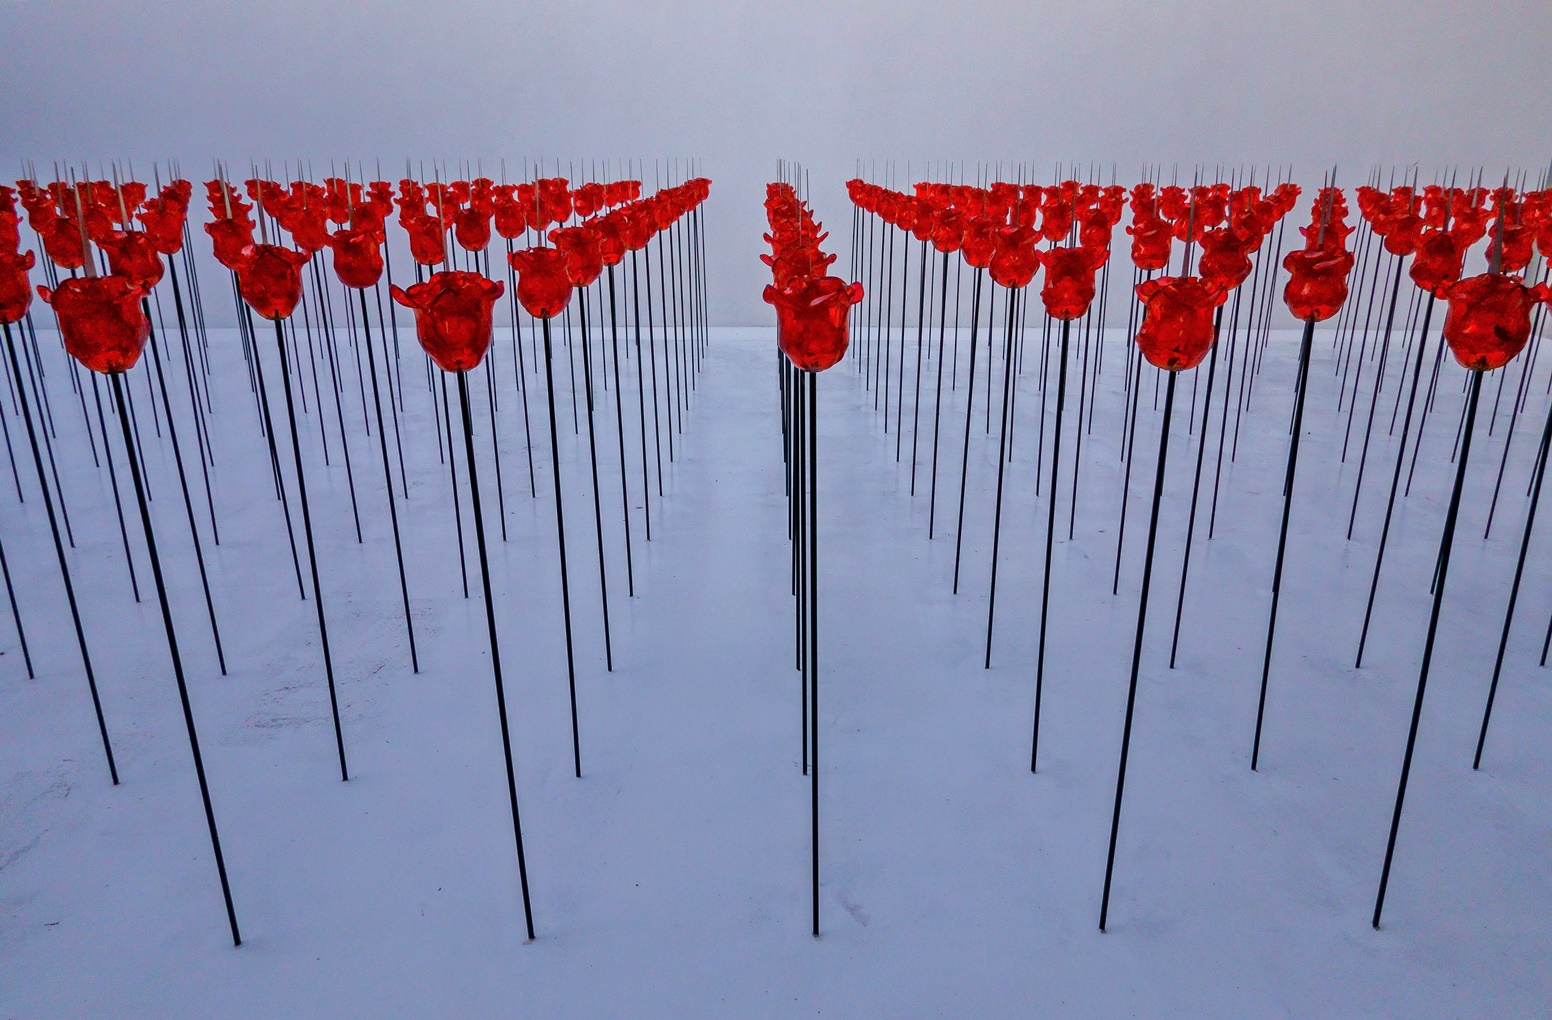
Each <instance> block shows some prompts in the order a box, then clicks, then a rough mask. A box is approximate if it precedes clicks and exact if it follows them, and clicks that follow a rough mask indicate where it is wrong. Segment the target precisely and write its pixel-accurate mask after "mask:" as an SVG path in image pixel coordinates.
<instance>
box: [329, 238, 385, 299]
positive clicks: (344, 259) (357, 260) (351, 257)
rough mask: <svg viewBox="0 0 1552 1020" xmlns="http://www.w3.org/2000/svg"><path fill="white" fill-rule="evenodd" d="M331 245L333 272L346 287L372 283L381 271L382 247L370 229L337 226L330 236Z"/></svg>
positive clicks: (372, 284) (366, 285) (364, 286)
mask: <svg viewBox="0 0 1552 1020" xmlns="http://www.w3.org/2000/svg"><path fill="white" fill-rule="evenodd" d="M329 244H330V245H331V246H332V247H333V248H334V275H335V276H337V277H339V281H340V283H343V284H344V285H345V286H347V287H356V288H362V289H364V288H366V287H374V286H376V285H377V281H378V280H379V279H381V278H382V275H383V251H382V247H381V245H379V243H378V240H377V234H376V233H375V232H373V231H372V230H371V229H360V230H336V231H335V232H334V233H333V234H331V235H330V236H329Z"/></svg>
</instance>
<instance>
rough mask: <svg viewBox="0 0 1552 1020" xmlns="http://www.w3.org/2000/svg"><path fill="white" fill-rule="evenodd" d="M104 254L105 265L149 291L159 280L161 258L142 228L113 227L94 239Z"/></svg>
mask: <svg viewBox="0 0 1552 1020" xmlns="http://www.w3.org/2000/svg"><path fill="white" fill-rule="evenodd" d="M97 244H98V246H99V247H100V248H102V250H103V251H105V252H107V254H108V268H109V269H110V270H111V271H112V272H113V273H114V274H115V275H118V276H124V277H128V278H129V280H130V282H132V283H134V284H136V285H138V286H140V287H141V288H142V289H144V290H146V291H147V292H149V291H150V290H151V288H152V287H155V286H156V285H157V284H158V283H160V282H161V279H162V273H163V271H164V268H165V267H163V265H162V258H161V256H160V255H158V254H157V253H156V246H155V244H154V243H153V242H152V240H151V237H150V235H149V234H147V233H146V232H145V231H143V230H115V231H113V232H112V233H111V234H108V235H107V236H106V237H103V238H101V239H100V240H98V242H97Z"/></svg>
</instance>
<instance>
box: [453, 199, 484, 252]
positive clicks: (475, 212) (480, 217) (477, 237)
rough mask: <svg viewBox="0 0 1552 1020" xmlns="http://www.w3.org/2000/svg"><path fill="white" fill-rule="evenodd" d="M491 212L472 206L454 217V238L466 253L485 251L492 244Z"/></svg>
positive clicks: (461, 210) (459, 211)
mask: <svg viewBox="0 0 1552 1020" xmlns="http://www.w3.org/2000/svg"><path fill="white" fill-rule="evenodd" d="M490 216H491V214H490V212H489V211H487V210H485V209H481V208H479V207H477V206H473V205H471V206H470V207H469V208H467V209H460V210H458V212H457V213H456V214H455V215H454V216H453V238H454V240H456V241H457V242H458V246H459V247H460V248H462V249H463V250H464V251H484V250H485V246H486V245H488V244H490Z"/></svg>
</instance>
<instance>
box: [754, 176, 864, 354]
mask: <svg viewBox="0 0 1552 1020" xmlns="http://www.w3.org/2000/svg"><path fill="white" fill-rule="evenodd" d="M765 216H766V220H767V222H768V223H769V224H770V228H771V232H770V233H768V234H766V235H765V240H766V242H767V243H768V244H770V246H771V254H769V255H761V256H760V259H761V261H763V262H764V263H765V264H766V265H768V266H770V267H771V277H772V283H771V284H770V285H769V286H767V287H766V288H765V293H764V298H765V301H766V303H768V304H771V305H774V306H775V307H776V343H777V345H778V346H779V347H780V348H781V351H782V353H783V354H785V355H786V356H787V358H788V360H790V361H791V362H792V363H793V364H794V365H796V366H797V367H798V368H800V369H802V370H803V371H805V372H823V371H824V370H825V369H827V368H829V367H831V366H832V365H834V364H836V363H837V362H839V361H840V360H841V358H842V357H844V356H845V354H846V345H847V342H848V329H847V327H848V321H849V320H850V318H851V306H852V305H854V304H856V303H857V302H858V301H861V300H862V284H860V283H847V282H846V281H845V280H843V279H841V278H840V277H837V276H831V275H830V274H829V269H830V264H831V263H833V262H834V261H835V256H834V255H826V254H825V253H824V252H823V251H821V250H820V248H819V244H820V242H822V241H823V240H824V239H825V238H826V237H828V236H829V235H828V234H826V233H824V232H823V228H822V227H821V226H820V224H819V222H818V221H817V220H815V219H814V215H813V212H812V210H810V209H809V208H808V205H807V203H805V202H801V201H799V200H798V195H797V191H796V190H795V189H794V188H793V187H792V185H790V184H786V183H782V182H778V183H774V184H768V185H766V188H765Z"/></svg>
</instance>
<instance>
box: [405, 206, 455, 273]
mask: <svg viewBox="0 0 1552 1020" xmlns="http://www.w3.org/2000/svg"><path fill="white" fill-rule="evenodd" d="M400 222H401V223H403V224H404V229H405V231H407V232H408V233H409V235H410V257H411V258H413V259H414V260H415V261H416V262H419V263H420V264H421V265H423V266H435V265H438V264H440V263H442V262H444V261H446V259H447V237H446V235H445V234H444V233H443V231H442V221H441V220H438V219H433V218H432V217H430V216H424V215H422V216H412V215H405V216H402V217H400Z"/></svg>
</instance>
